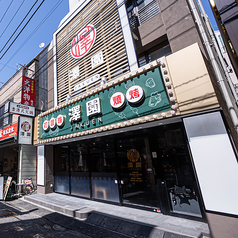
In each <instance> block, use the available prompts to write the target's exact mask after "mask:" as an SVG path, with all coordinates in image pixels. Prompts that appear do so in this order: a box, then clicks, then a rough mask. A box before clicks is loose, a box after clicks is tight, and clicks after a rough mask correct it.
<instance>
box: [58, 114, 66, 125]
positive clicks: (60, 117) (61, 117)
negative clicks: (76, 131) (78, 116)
mask: <svg viewBox="0 0 238 238" xmlns="http://www.w3.org/2000/svg"><path fill="white" fill-rule="evenodd" d="M56 120H57V125H58V126H59V127H61V126H64V123H65V117H64V116H63V115H61V114H60V115H59V116H57V119H56Z"/></svg>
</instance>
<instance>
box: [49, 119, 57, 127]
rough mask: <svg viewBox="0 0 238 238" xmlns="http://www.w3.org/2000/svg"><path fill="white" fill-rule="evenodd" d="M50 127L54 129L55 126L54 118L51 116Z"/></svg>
mask: <svg viewBox="0 0 238 238" xmlns="http://www.w3.org/2000/svg"><path fill="white" fill-rule="evenodd" d="M50 128H51V129H55V128H56V118H54V117H52V118H51V119H50Z"/></svg>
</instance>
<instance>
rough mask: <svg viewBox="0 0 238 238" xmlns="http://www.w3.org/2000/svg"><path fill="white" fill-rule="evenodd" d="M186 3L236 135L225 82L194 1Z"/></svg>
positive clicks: (234, 117)
mask: <svg viewBox="0 0 238 238" xmlns="http://www.w3.org/2000/svg"><path fill="white" fill-rule="evenodd" d="M188 3H189V5H190V8H191V11H192V14H193V16H194V18H195V21H196V23H197V26H198V29H199V32H200V34H201V37H202V39H203V43H204V45H205V47H206V50H207V53H208V56H209V58H210V60H211V63H212V66H213V69H214V72H215V75H216V77H217V79H218V83H219V84H220V87H221V91H222V93H223V96H224V99H225V101H226V104H227V107H228V110H229V113H230V116H231V119H232V122H233V124H234V127H235V130H236V133H237V134H238V118H237V114H236V111H235V109H234V106H233V104H232V101H231V98H230V95H229V93H228V90H227V88H226V85H225V82H224V80H223V77H222V74H221V72H220V69H219V66H218V64H217V62H216V59H215V56H214V54H213V51H212V49H211V46H210V42H209V40H208V37H207V35H206V32H205V30H204V28H203V25H202V21H201V19H200V16H199V14H198V12H197V9H196V7H195V4H194V1H193V0H188Z"/></svg>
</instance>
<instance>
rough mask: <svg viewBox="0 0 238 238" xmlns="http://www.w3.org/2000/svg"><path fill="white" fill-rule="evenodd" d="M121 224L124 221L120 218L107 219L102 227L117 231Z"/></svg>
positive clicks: (102, 223)
mask: <svg viewBox="0 0 238 238" xmlns="http://www.w3.org/2000/svg"><path fill="white" fill-rule="evenodd" d="M121 222H122V220H121V219H118V218H113V217H105V218H104V220H103V221H102V222H101V224H100V226H102V227H104V228H107V229H110V230H113V231H116V230H117V228H118V226H119V225H120V224H121Z"/></svg>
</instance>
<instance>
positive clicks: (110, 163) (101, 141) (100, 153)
mask: <svg viewBox="0 0 238 238" xmlns="http://www.w3.org/2000/svg"><path fill="white" fill-rule="evenodd" d="M89 149H90V153H89V154H90V165H91V171H92V173H91V182H92V197H93V198H97V199H101V200H107V201H112V202H119V191H118V183H117V165H116V158H115V151H114V143H113V139H110V138H98V139H96V140H94V141H90V143H89Z"/></svg>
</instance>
